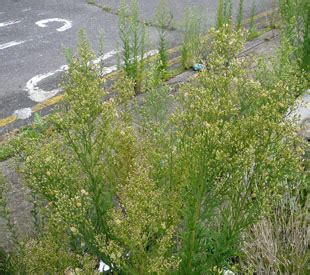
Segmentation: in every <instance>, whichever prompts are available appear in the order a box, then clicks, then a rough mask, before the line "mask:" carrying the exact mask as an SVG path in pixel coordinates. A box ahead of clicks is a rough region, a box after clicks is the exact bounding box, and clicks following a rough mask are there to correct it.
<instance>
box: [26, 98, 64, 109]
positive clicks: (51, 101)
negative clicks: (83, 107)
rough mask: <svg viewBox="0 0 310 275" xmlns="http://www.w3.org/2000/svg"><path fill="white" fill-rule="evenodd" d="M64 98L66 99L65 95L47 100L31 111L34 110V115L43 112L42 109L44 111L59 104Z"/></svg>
mask: <svg viewBox="0 0 310 275" xmlns="http://www.w3.org/2000/svg"><path fill="white" fill-rule="evenodd" d="M63 98H64V95H57V96H54V97H52V98H50V99H47V100H45V101H44V102H42V103H39V104H37V105H35V106H34V107H33V108H32V109H31V110H32V112H33V113H35V112H38V111H40V110H42V109H44V108H46V107H48V106H52V105H54V104H56V103H58V102H59V101H61V100H62V99H63Z"/></svg>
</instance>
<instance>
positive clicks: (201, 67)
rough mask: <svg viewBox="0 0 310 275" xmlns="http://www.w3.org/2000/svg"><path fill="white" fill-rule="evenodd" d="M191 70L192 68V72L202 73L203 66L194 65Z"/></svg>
mask: <svg viewBox="0 0 310 275" xmlns="http://www.w3.org/2000/svg"><path fill="white" fill-rule="evenodd" d="M192 68H193V70H194V71H195V72H199V71H202V70H204V69H205V65H203V64H201V63H196V64H194V65H193V67H192Z"/></svg>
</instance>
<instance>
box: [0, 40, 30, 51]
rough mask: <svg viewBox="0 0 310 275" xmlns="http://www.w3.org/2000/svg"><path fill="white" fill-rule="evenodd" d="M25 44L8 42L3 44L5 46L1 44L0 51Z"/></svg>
mask: <svg viewBox="0 0 310 275" xmlns="http://www.w3.org/2000/svg"><path fill="white" fill-rule="evenodd" d="M25 42H26V41H11V42H8V43H5V44H1V45H0V50H3V49H6V48H10V47H13V46H17V45H19V44H23V43H25Z"/></svg>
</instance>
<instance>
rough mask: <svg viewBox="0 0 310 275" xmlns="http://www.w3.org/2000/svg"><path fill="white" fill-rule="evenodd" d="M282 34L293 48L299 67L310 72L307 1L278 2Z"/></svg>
mask: <svg viewBox="0 0 310 275" xmlns="http://www.w3.org/2000/svg"><path fill="white" fill-rule="evenodd" d="M279 10H280V14H281V18H282V21H283V27H282V33H283V36H285V39H287V40H288V41H289V42H290V43H291V45H292V46H293V47H294V49H295V52H294V56H295V58H296V59H297V60H298V62H299V64H300V67H301V68H302V69H303V70H305V71H306V72H307V73H309V70H310V31H309V29H310V3H309V1H307V0H298V1H293V0H287V1H286V0H285V1H284V0H279Z"/></svg>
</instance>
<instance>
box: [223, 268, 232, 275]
mask: <svg viewBox="0 0 310 275" xmlns="http://www.w3.org/2000/svg"><path fill="white" fill-rule="evenodd" d="M224 275H235V273H234V272H232V271H231V270H229V269H224Z"/></svg>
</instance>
